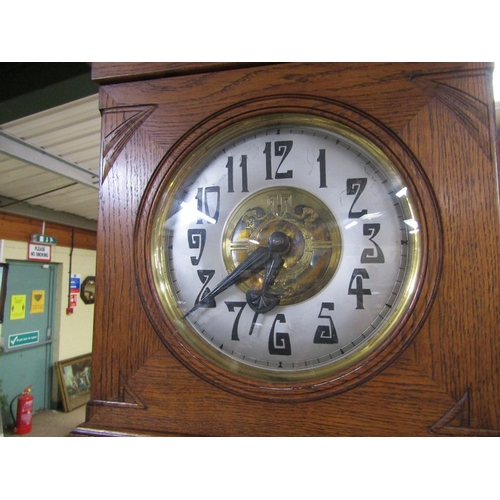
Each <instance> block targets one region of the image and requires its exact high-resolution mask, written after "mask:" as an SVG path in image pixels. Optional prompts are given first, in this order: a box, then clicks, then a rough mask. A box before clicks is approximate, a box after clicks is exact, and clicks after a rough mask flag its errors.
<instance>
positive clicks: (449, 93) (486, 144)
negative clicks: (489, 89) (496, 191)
mask: <svg viewBox="0 0 500 500" xmlns="http://www.w3.org/2000/svg"><path fill="white" fill-rule="evenodd" d="M484 75H485V73H484V72H482V71H481V72H478V71H463V72H460V71H458V72H452V73H442V74H428V75H416V76H413V77H411V79H410V80H411V81H412V82H413V83H414V84H415V85H417V86H418V87H420V88H421V89H422V90H423V91H424V92H426V93H427V94H428V95H430V96H432V97H436V98H437V99H439V100H440V101H441V102H442V103H443V104H444V105H445V106H446V107H447V108H448V109H450V110H451V111H452V112H453V113H454V114H455V116H456V117H457V119H458V121H459V122H460V123H461V124H462V125H463V126H464V127H465V128H466V129H467V131H468V132H469V134H470V135H471V136H472V137H473V138H474V140H475V141H476V142H477V143H478V145H479V147H480V148H481V150H482V151H483V152H484V154H485V155H486V156H487V158H488V160H489V161H492V149H491V144H492V143H494V141H493V139H492V137H491V127H490V116H489V109H488V105H487V104H486V103H485V102H483V101H481V100H479V99H478V98H477V97H474V96H472V95H470V94H468V93H467V92H465V91H463V90H461V89H459V88H457V87H454V86H453V85H452V84H450V80H453V79H457V78H458V79H459V78H472V77H478V76H484Z"/></svg>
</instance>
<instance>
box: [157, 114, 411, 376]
mask: <svg viewBox="0 0 500 500" xmlns="http://www.w3.org/2000/svg"><path fill="white" fill-rule="evenodd" d="M419 246H420V241H419V223H418V220H417V216H416V215H415V211H414V208H413V204H412V201H411V193H410V192H409V190H408V189H407V187H406V186H405V183H404V181H403V179H402V177H401V176H400V175H399V174H398V172H397V171H396V169H395V168H394V167H393V166H392V165H391V164H390V162H389V161H388V160H387V158H386V157H385V156H384V155H383V154H382V153H381V152H380V150H378V149H377V148H376V147H375V146H373V145H372V144H371V143H369V142H368V141H366V140H365V139H363V138H361V137H359V136H358V135H357V134H355V133H354V132H352V131H351V130H350V129H347V128H345V127H344V126H341V125H339V124H335V123H332V122H329V121H326V120H320V119H318V118H311V117H306V116H300V115H290V116H287V115H282V116H277V117H269V118H267V121H264V122H263V121H262V120H260V121H259V122H257V121H256V120H250V121H248V122H245V123H243V124H241V123H240V124H238V125H236V126H233V127H231V128H229V129H227V130H225V131H224V132H223V133H220V134H219V135H217V136H216V137H214V138H212V139H211V140H209V141H207V142H206V143H204V144H203V145H202V146H201V147H199V148H198V149H197V150H196V151H194V152H193V153H192V154H191V155H190V156H189V157H188V158H186V160H185V161H184V162H183V164H182V165H180V166H179V167H178V168H177V169H176V173H175V174H174V176H173V177H172V178H171V182H170V184H169V188H168V189H167V190H166V191H165V193H164V194H163V196H162V198H161V200H160V202H159V205H158V209H157V213H156V225H155V227H154V230H153V245H152V255H153V263H154V270H153V274H154V277H155V286H156V289H157V292H158V295H159V297H160V299H161V302H162V305H163V307H164V308H165V310H166V311H167V313H168V314H169V317H170V318H173V320H174V324H175V327H176V328H177V330H178V332H179V333H180V335H181V336H182V337H183V339H184V341H185V342H186V343H187V344H188V345H189V346H191V347H192V348H194V349H195V350H196V351H198V352H199V353H200V354H202V355H203V356H206V357H207V358H208V359H210V360H211V361H212V362H214V363H216V364H217V365H218V366H221V367H223V368H225V369H227V370H229V371H232V372H238V373H240V374H242V375H244V376H247V377H250V378H254V379H259V380H269V381H275V382H286V381H292V380H308V379H312V378H314V377H318V376H320V375H321V376H323V375H325V374H329V373H332V374H333V373H335V372H336V371H338V370H341V369H344V368H346V367H348V366H350V365H352V364H355V363H358V362H360V361H361V360H362V359H363V358H364V357H366V356H367V355H368V354H369V353H370V352H372V351H373V350H374V349H377V348H378V346H380V345H381V343H382V342H384V340H385V339H386V338H387V337H388V336H390V335H391V333H392V332H393V331H394V329H395V328H396V327H397V325H398V323H399V321H400V320H401V318H402V317H403V315H404V314H405V311H406V310H407V308H408V307H409V303H410V301H411V298H412V294H413V291H414V284H415V278H416V275H417V273H418V269H419Z"/></svg>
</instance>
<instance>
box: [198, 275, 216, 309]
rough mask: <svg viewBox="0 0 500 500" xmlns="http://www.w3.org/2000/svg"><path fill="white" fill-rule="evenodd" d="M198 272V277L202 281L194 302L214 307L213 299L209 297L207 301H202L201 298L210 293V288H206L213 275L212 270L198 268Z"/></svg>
mask: <svg viewBox="0 0 500 500" xmlns="http://www.w3.org/2000/svg"><path fill="white" fill-rule="evenodd" d="M197 272H198V278H200V281H201V282H202V283H203V286H202V288H201V290H200V293H199V294H198V297H196V300H195V301H194V303H195V304H198V303H200V307H216V306H217V304H216V303H215V299H211V300H209V301H207V302H202V300H203V299H204V298H205V297H206V296H207V295H208V294H209V293H210V288H208V286H207V285H208V283H209V281H210V280H211V279H212V278H213V277H214V274H215V271H214V270H207V269H200V270H199V271H197Z"/></svg>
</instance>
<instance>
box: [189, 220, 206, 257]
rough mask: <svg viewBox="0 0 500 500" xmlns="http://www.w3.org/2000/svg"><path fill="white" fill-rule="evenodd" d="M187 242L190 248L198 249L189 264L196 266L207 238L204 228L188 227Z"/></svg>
mask: <svg viewBox="0 0 500 500" xmlns="http://www.w3.org/2000/svg"><path fill="white" fill-rule="evenodd" d="M187 237H188V244H189V248H190V249H192V250H199V252H198V256H197V257H191V264H193V266H197V265H198V264H199V263H200V259H201V256H202V255H203V250H205V241H206V239H207V230H206V229H188V234H187Z"/></svg>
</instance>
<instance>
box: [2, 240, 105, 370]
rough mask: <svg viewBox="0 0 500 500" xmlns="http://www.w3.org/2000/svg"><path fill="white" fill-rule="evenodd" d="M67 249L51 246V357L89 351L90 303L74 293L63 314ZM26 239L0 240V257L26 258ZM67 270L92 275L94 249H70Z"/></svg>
mask: <svg viewBox="0 0 500 500" xmlns="http://www.w3.org/2000/svg"><path fill="white" fill-rule="evenodd" d="M70 253H71V249H70V248H68V247H61V246H58V245H55V246H54V247H53V248H52V261H51V263H52V264H58V266H57V267H58V269H57V290H56V313H55V324H54V332H53V333H54V337H53V339H54V351H53V361H62V360H64V359H68V358H72V357H74V356H79V355H81V354H87V353H90V352H92V332H93V322H94V305H93V304H91V305H87V304H84V303H83V301H82V300H81V298H80V296H79V295H78V299H77V306H76V307H75V308H74V309H73V311H74V312H73V314H71V315H67V314H66V308H67V307H68V293H69V272H70ZM27 255H28V243H24V242H19V241H11V240H2V248H1V255H0V259H1V261H2V262H6V261H8V260H9V259H10V260H27V259H26V256H27ZM71 260H72V263H71V273H72V274H79V275H80V276H81V281H82V282H83V280H84V279H85V278H86V277H87V276H95V263H96V252H95V251H94V250H83V249H79V248H74V249H73V255H72V259H71Z"/></svg>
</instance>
